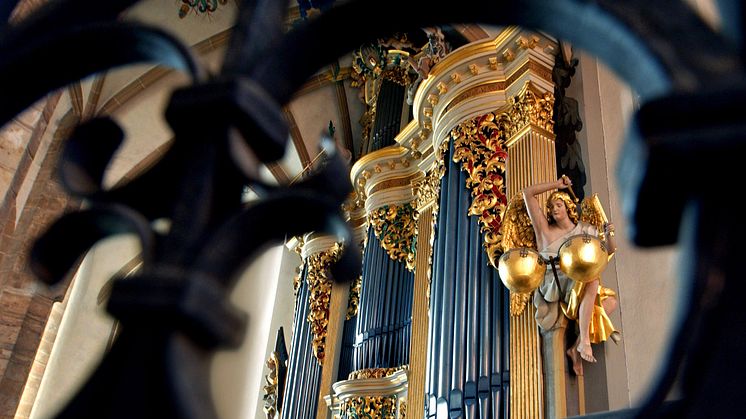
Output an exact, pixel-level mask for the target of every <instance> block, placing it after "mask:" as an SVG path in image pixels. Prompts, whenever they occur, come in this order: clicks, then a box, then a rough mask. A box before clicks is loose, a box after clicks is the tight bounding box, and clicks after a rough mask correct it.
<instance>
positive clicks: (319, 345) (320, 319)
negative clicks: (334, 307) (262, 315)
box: [306, 244, 342, 365]
mask: <svg viewBox="0 0 746 419" xmlns="http://www.w3.org/2000/svg"><path fill="white" fill-rule="evenodd" d="M341 252H342V247H341V246H339V245H338V244H335V245H334V246H332V248H331V249H329V250H327V251H323V252H319V253H315V254H313V255H311V256H309V257H308V259H307V261H306V262H307V264H308V266H307V269H308V272H307V274H306V282H307V283H308V292H309V294H308V317H307V318H306V319H307V320H308V322H309V323H310V324H311V334H312V336H313V341H312V343H311V345H312V347H313V354H314V356H315V357H316V360H317V361H318V362H319V365H321V364H323V362H324V349H325V346H326V332H327V327H328V326H329V302H330V299H331V293H332V280H331V278H329V268H330V267H331V265H332V264H333V263H335V262H336V261H337V260H338V259H339V255H340V253H341Z"/></svg>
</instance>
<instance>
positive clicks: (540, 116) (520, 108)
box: [497, 85, 554, 138]
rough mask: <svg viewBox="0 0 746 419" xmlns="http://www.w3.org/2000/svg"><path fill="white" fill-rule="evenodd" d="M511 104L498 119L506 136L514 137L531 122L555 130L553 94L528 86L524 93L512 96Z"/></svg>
mask: <svg viewBox="0 0 746 419" xmlns="http://www.w3.org/2000/svg"><path fill="white" fill-rule="evenodd" d="M529 87H530V85H529ZM509 104H510V106H509V108H508V110H507V111H505V112H503V113H502V114H500V117H499V120H498V121H497V125H498V127H499V129H500V130H501V131H503V132H504V133H505V137H506V138H510V137H512V136H513V135H515V134H516V133H517V132H518V131H520V130H521V129H523V128H524V127H526V126H527V125H529V124H531V125H534V126H537V127H539V128H541V129H544V130H546V131H549V132H554V121H553V120H552V116H553V115H554V110H553V107H554V95H553V94H551V93H549V92H547V93H544V94H543V95H542V94H536V93H534V92H533V91H532V90H531V89H530V88H527V89H526V90H525V91H524V93H523V94H522V95H520V96H514V97H512V98H510V99H509Z"/></svg>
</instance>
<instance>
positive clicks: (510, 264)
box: [497, 247, 547, 293]
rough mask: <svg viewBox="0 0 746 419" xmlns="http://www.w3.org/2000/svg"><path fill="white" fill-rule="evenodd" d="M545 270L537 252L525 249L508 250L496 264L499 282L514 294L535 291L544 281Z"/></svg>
mask: <svg viewBox="0 0 746 419" xmlns="http://www.w3.org/2000/svg"><path fill="white" fill-rule="evenodd" d="M546 270H547V265H546V263H545V262H544V259H542V257H541V255H540V254H539V252H537V251H536V250H534V249H529V248H527V247H516V248H514V249H510V250H508V251H507V252H505V253H503V255H502V256H500V260H499V261H498V263H497V271H498V272H499V273H500V280H502V282H503V285H505V286H506V287H507V288H508V289H509V290H511V291H513V292H515V293H529V292H531V291H533V290H535V289H536V288H537V287H538V286H539V284H541V281H542V279H544V273H545V272H546Z"/></svg>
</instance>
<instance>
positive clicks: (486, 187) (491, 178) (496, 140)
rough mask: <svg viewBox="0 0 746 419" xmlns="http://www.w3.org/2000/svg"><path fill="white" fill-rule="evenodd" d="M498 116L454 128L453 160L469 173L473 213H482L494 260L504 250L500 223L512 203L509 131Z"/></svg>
mask: <svg viewBox="0 0 746 419" xmlns="http://www.w3.org/2000/svg"><path fill="white" fill-rule="evenodd" d="M497 122H498V117H497V116H496V115H495V114H494V113H488V114H487V115H484V116H482V117H479V118H473V119H470V120H467V121H465V122H463V123H461V124H460V125H459V126H458V127H456V128H455V129H453V131H452V132H451V136H452V138H453V141H454V143H453V149H454V152H453V161H454V162H456V163H461V170H463V171H465V172H466V173H467V174H468V178H467V179H466V188H467V189H469V190H470V191H471V196H472V202H471V206H470V207H469V215H476V216H479V223H480V224H481V231H482V232H483V233H484V244H483V245H484V249H485V251H486V252H487V255H488V256H489V257H490V260H492V259H494V258H495V255H496V254H497V253H499V252H500V241H501V240H500V225H501V224H502V216H503V214H504V213H505V207H506V205H507V203H508V200H507V196H506V186H505V160H506V158H507V156H508V154H507V152H506V151H505V148H504V144H505V134H504V131H502V130H501V129H500V127H499V125H498V123H497Z"/></svg>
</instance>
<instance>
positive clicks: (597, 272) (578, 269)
mask: <svg viewBox="0 0 746 419" xmlns="http://www.w3.org/2000/svg"><path fill="white" fill-rule="evenodd" d="M558 258H559V267H560V269H561V270H562V272H564V273H565V275H567V276H568V277H569V278H570V279H572V280H574V281H577V282H582V283H586V282H591V281H593V280H595V279H598V278H599V277H600V276H601V272H603V271H604V269H606V264H607V263H608V262H609V254H608V253H607V251H606V246H604V244H603V243H602V242H601V240H599V239H598V237H594V236H591V235H590V234H577V235H575V236H572V237H570V238H569V239H567V240H566V241H565V242H564V243H562V246H560V249H559V254H558Z"/></svg>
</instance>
